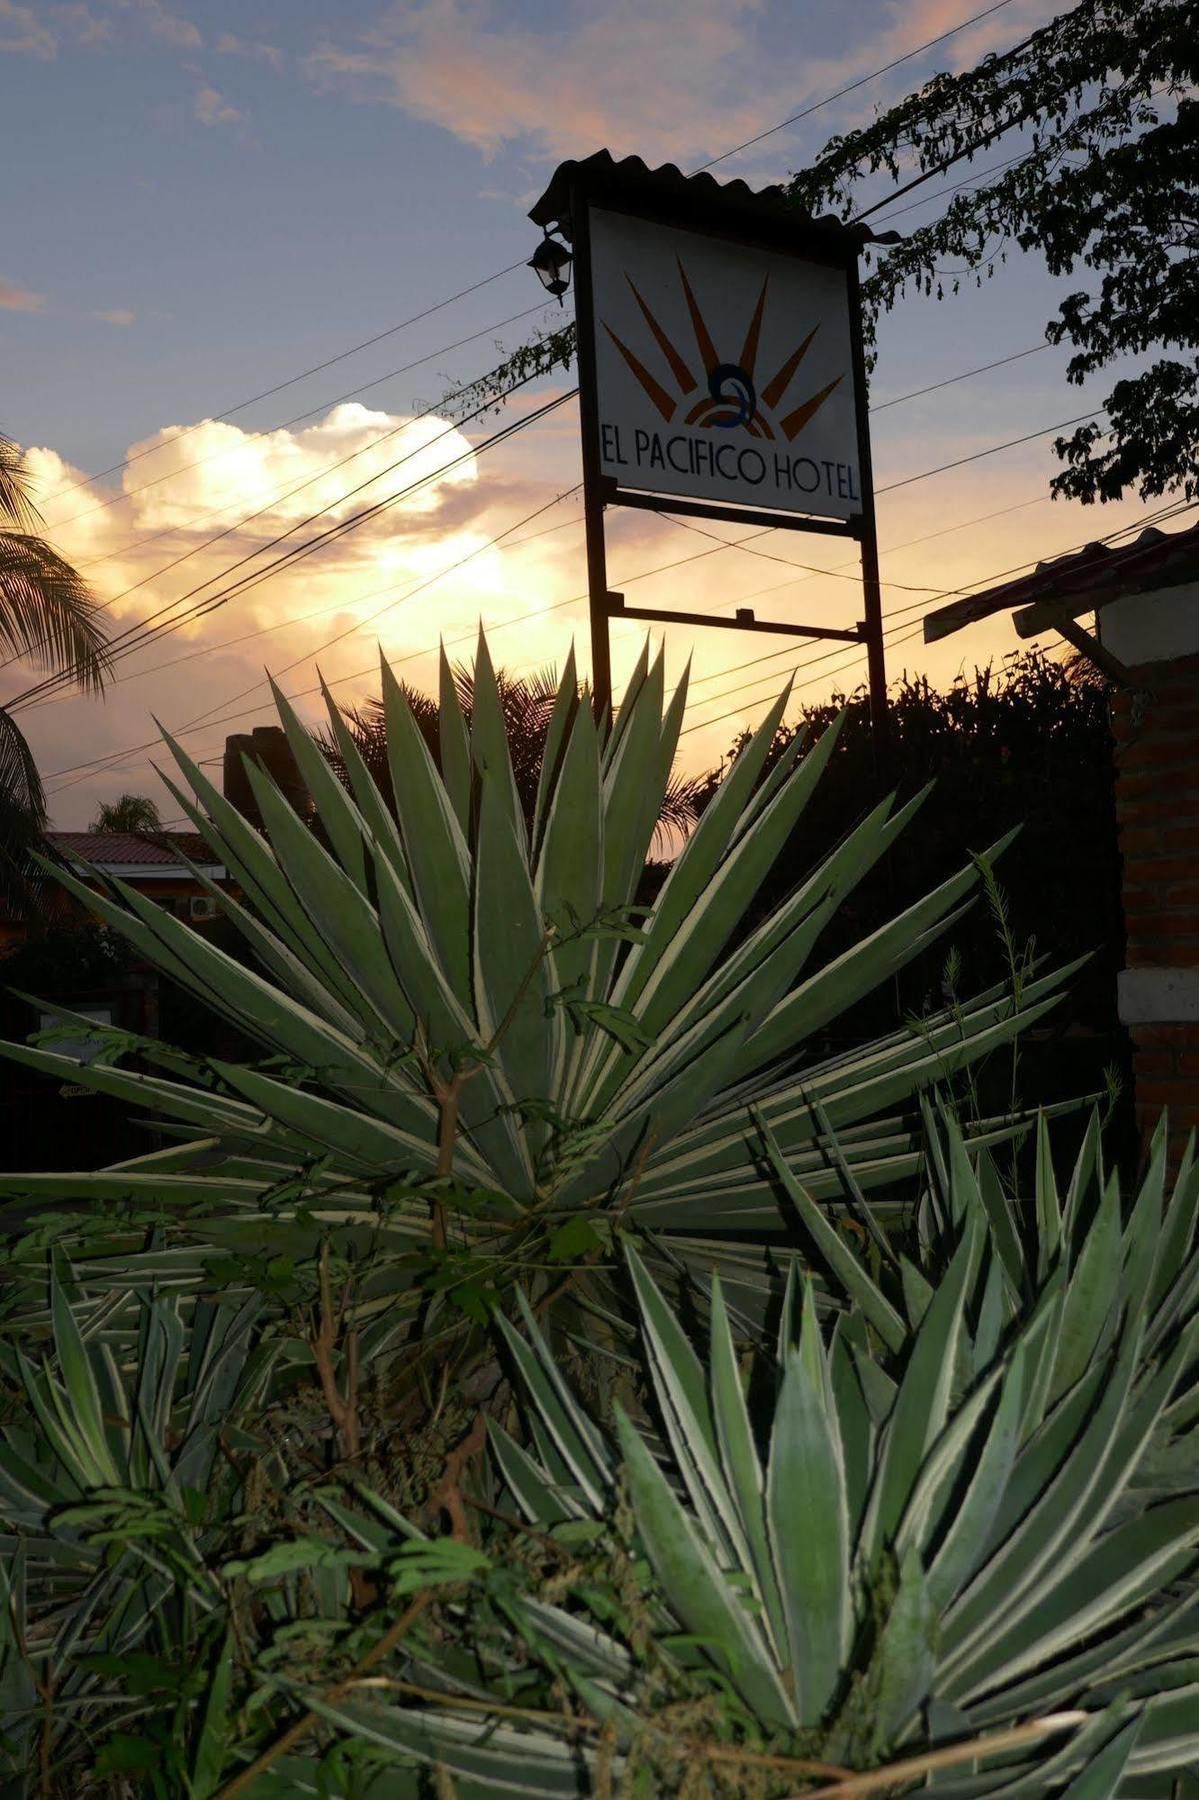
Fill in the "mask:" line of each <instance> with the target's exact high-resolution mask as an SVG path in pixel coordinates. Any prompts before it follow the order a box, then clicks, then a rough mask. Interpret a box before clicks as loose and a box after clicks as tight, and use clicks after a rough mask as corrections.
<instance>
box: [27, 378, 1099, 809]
mask: <svg viewBox="0 0 1199 1800" xmlns="http://www.w3.org/2000/svg"><path fill="white" fill-rule="evenodd" d="M569 398H571V394H570V393H567V394H564V395H562V396H560V397H559V403H561V402H563V401H565V400H567V399H569ZM1086 416H1087V417H1091V416H1093V415H1091V414H1087V415H1086ZM1072 422H1073V421H1066V423H1067V424H1068V423H1072ZM1060 429H1062V427H1061V425H1050V426H1047V427H1045V429H1044V430H1042V431H1040V432H1032V433H1029V434H1028V435H1027V436H1026V437H1021V438H1015V439H1012V440H1010V442H1006V443H1003V444H997V445H992V446H991V447H990V448H988V449H986V450H981V451H975V452H973V453H971V454H970V455H969V456H966V457H961V458H959V459H957V460H956V461H954V462H951V463H942V464H940V465H939V466H938V467H937V468H935V469H927V470H924V471H923V472H922V473H921V474H919V475H913V476H908V477H905V478H904V479H903V480H902V481H899V482H892V483H891V484H889V487H890V489H894V488H896V487H906V486H908V485H910V484H911V483H912V482H914V481H921V480H924V479H926V478H928V477H931V476H934V475H941V474H944V473H945V472H946V471H947V470H949V469H953V468H957V467H959V466H961V465H962V464H965V463H970V462H975V461H977V460H978V459H979V458H980V457H983V456H988V455H992V454H994V453H995V452H996V451H999V450H1004V449H1010V448H1012V447H1013V446H1014V445H1016V444H1021V443H1025V442H1028V441H1030V439H1031V438H1035V437H1043V436H1045V435H1046V434H1047V432H1049V431H1057V430H1060ZM887 491H889V489H888V488H879V489H877V490H876V492H877V493H885V492H887ZM1022 504H1023V503H1022ZM1001 510H1002V509H1001ZM771 529H772V528H771V527H765V528H763V529H762V530H760V531H756V532H753V533H750V534H748V536H749V537H750V538H757V537H762V536H765V535H766V534H767V532H768V531H769V530H771ZM745 542H746V540H745V539H740V540H734V541H732V542H730V541H729V540H727V539H721V540H720V541H719V542H717V543H716V544H715V545H714V546H713V548H712V550H710V551H701V552H699V553H698V554H697V555H696V556H694V557H682V558H680V559H679V560H678V561H677V562H675V563H667V564H664V565H662V566H661V567H660V568H658V569H655V570H650V571H646V572H645V573H644V574H643V576H641V577H634V578H632V579H645V578H647V576H648V575H650V574H661V573H665V572H666V571H667V570H669V569H671V568H677V567H680V566H682V564H683V563H687V562H695V561H699V560H701V559H702V558H703V557H705V556H715V555H719V554H720V553H721V552H722V551H723V550H727V549H733V548H736V547H737V546H738V544H743V543H745ZM1062 554H1066V553H1065V552H1063V553H1062ZM1020 566H1021V567H1023V566H1025V565H1020ZM829 572H830V571H824V570H822V571H821V573H829ZM994 579H1000V577H994ZM623 585H624V586H626V587H627V586H629V585H631V581H630V579H629V578H626V580H625V582H624V584H623ZM954 591H955V592H956V591H957V590H954ZM585 598H586V596H585V595H581V596H572V597H571V598H570V599H569V600H565V601H558V602H556V603H555V604H554V605H552V606H548V607H543V608H538V609H536V610H535V611H534V612H532V613H529V614H524V615H522V621H523V620H526V619H529V618H537V617H541V616H544V615H545V614H546V613H549V612H555V611H558V610H559V609H560V608H561V607H563V606H568V605H575V604H577V603H578V601H579V600H580V599H585ZM515 622H517V621H513V623H515ZM319 654H321V651H320V649H317V650H315V651H312V652H309V653H308V655H307V656H305V657H304V658H302V659H301V660H303V661H309V660H311V658H312V657H313V656H316V655H319ZM414 654H415V655H426V654H428V652H427V651H418V652H415V653H414ZM405 660H407V659H405ZM369 672H370V670H369V669H360V670H356V671H353V672H352V673H351V674H349V675H344V676H339V677H338V678H337V679H338V682H342V681H349V680H354V679H357V678H359V677H361V676H362V675H364V674H368V673H369ZM255 685H256V686H260V685H261V683H256V684H255ZM319 691H320V688H319V684H318V686H317V687H315V688H310V689H306V690H304V692H303V693H302V694H301V695H298V696H296V698H307V697H308V696H309V695H310V694H313V693H317V692H319ZM238 697H240V696H238ZM233 703H234V702H233V700H227V701H225V702H223V703H222V704H223V705H232V704H233ZM216 710H218V709H217V708H214V709H213V711H216ZM247 710H248V711H249V712H253V711H256V710H257V708H249V709H247ZM243 716H245V714H235V715H233V716H232V717H231V718H228V719H224V720H220V721H217V722H219V723H224V724H232V723H234V722H235V720H236V719H237V718H239V717H243ZM185 729H186V728H185ZM154 742H155V740H153V739H151V740H149V742H148V743H147V744H135V745H132V746H130V747H129V748H128V749H127V750H124V751H116V752H112V753H110V755H109V756H108V757H107V758H101V759H94V760H93V761H91V762H88V763H82V764H73V765H71V766H70V767H69V768H66V769H56V770H54V771H52V773H51V775H50V776H49V777H48V779H50V780H54V779H57V778H58V777H59V776H62V775H71V774H75V773H77V772H78V771H81V770H83V771H86V770H90V769H92V768H94V767H96V766H98V764H99V763H103V764H105V765H107V764H108V763H110V762H111V763H116V762H119V761H121V760H122V759H123V758H124V757H126V756H133V755H136V754H137V752H138V751H139V750H143V749H147V748H153V747H154ZM54 791H55V792H59V791H61V790H60V789H56V790H54Z"/></svg>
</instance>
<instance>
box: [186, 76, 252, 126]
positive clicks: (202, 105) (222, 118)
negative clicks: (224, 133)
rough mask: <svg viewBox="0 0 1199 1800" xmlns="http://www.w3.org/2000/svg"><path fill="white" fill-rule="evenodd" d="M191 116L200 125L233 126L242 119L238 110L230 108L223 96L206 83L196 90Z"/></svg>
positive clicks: (233, 107) (234, 107)
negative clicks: (197, 120)
mask: <svg viewBox="0 0 1199 1800" xmlns="http://www.w3.org/2000/svg"><path fill="white" fill-rule="evenodd" d="M192 115H193V117H194V118H197V119H199V121H200V123H201V125H233V124H236V122H237V120H238V119H240V118H241V117H242V114H241V112H240V110H239V109H238V108H237V107H236V106H231V105H230V104H229V102H228V101H227V100H226V99H225V97H224V95H223V94H222V93H220V92H219V90H218V89H216V88H214V87H210V86H209V85H208V83H207V82H205V84H204V86H203V87H201V88H198V89H197V90H196V95H195V98H194V100H193V101H192Z"/></svg>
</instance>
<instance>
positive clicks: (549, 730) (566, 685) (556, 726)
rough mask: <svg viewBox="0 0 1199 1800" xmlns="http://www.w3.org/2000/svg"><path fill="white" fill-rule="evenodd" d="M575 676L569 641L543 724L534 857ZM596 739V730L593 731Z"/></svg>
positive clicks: (574, 703) (574, 704) (573, 703)
mask: <svg viewBox="0 0 1199 1800" xmlns="http://www.w3.org/2000/svg"><path fill="white" fill-rule="evenodd" d="M579 706H580V702H579V676H578V670H577V668H576V666H575V647H574V644H573V642H572V643H571V646H570V649H569V650H568V651H567V653H566V662H565V664H564V666H563V669H562V679H561V680H560V681H559V683H558V691H557V693H556V694H555V695H554V704H553V708H552V710H551V712H550V718H549V724H548V726H547V727H546V734H545V751H544V754H543V755H542V759H541V768H540V770H539V771H538V775H537V795H536V799H535V801H534V804H533V848H534V851H535V853H536V855H537V858H538V860H540V857H541V847H542V842H543V840H544V837H545V822H546V819H547V817H548V816H549V809H550V806H551V804H552V802H553V795H554V793H555V790H556V787H557V783H558V779H559V770H560V767H561V761H562V746H563V745H564V744H565V742H566V740H567V734H568V733H569V731H570V729H571V726H572V724H573V722H574V718H575V714H576V712H577V711H578V710H579ZM596 735H597V740H598V730H597V734H596Z"/></svg>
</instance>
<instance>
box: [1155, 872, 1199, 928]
mask: <svg viewBox="0 0 1199 1800" xmlns="http://www.w3.org/2000/svg"><path fill="white" fill-rule="evenodd" d="M1187 873H1188V874H1189V875H1194V876H1197V877H1199V871H1197V870H1196V869H1195V867H1194V865H1193V864H1192V865H1191V868H1190V869H1188V871H1187ZM1163 898H1164V900H1165V903H1166V905H1167V906H1168V907H1170V908H1171V909H1173V908H1174V907H1176V906H1177V907H1180V908H1189V907H1196V908H1199V879H1195V880H1192V881H1179V882H1176V883H1175V884H1174V885H1173V886H1171V887H1168V888H1167V889H1166V891H1165V894H1164V896H1163ZM1197 916H1199V915H1197ZM1190 929H1191V930H1192V931H1193V930H1195V929H1196V927H1195V926H1193V925H1192V926H1191V927H1190Z"/></svg>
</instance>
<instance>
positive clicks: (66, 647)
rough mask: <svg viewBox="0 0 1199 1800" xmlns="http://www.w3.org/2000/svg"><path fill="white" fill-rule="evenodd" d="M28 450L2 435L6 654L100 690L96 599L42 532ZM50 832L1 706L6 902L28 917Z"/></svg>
mask: <svg viewBox="0 0 1199 1800" xmlns="http://www.w3.org/2000/svg"><path fill="white" fill-rule="evenodd" d="M41 528H42V521H41V519H40V517H39V515H38V512H37V510H36V508H35V506H34V504H33V497H32V493H31V489H30V483H29V474H28V470H27V468H26V466H25V462H24V459H23V457H22V455H21V452H20V450H19V449H18V448H17V446H16V445H15V444H13V443H10V442H9V440H8V439H7V438H3V437H0V654H3V656H4V657H5V659H6V660H7V661H9V662H31V663H32V664H33V666H34V667H35V668H37V669H44V670H48V671H52V672H55V673H69V674H70V675H71V676H72V678H73V679H74V680H75V682H76V683H77V684H78V686H79V687H81V688H83V689H84V690H85V691H88V692H91V693H99V691H100V689H101V688H102V687H103V685H104V676H105V673H106V670H107V668H108V657H107V654H106V652H105V648H104V633H103V630H102V628H101V625H100V622H99V619H98V617H97V612H98V608H97V605H96V601H95V599H94V597H93V595H92V593H91V591H90V589H89V588H88V586H87V584H86V582H84V581H83V579H82V577H81V576H80V575H78V574H77V573H76V571H75V570H74V569H73V568H72V567H71V565H70V564H69V563H67V562H64V561H63V559H62V557H61V556H59V555H58V553H57V551H55V550H52V549H51V548H50V546H49V544H47V543H46V542H45V540H44V539H43V538H42V537H41V536H40V531H41ZM45 829H46V798H45V794H44V792H43V789H42V782H41V777H40V775H39V774H38V770H37V764H36V763H35V762H34V760H33V753H32V751H31V750H30V748H29V745H28V744H27V743H26V742H25V738H24V735H23V733H22V732H21V728H20V726H19V725H18V724H17V722H16V719H15V718H14V717H13V715H12V713H11V712H10V711H9V710H8V709H7V708H6V707H0V902H2V903H3V904H4V905H5V906H6V907H7V909H8V910H9V911H11V912H14V913H16V914H17V915H22V914H24V913H26V912H28V911H29V910H30V908H31V907H32V905H33V903H34V900H35V897H36V894H37V892H38V888H39V875H38V871H37V866H36V864H35V862H34V860H33V858H34V855H35V854H36V852H37V851H38V850H40V849H41V848H42V840H43V833H44V831H45Z"/></svg>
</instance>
